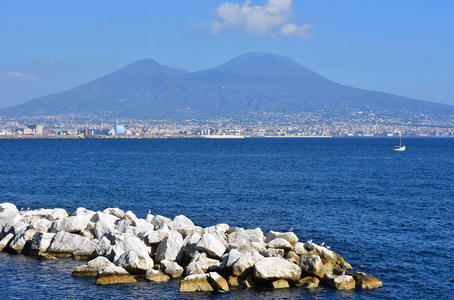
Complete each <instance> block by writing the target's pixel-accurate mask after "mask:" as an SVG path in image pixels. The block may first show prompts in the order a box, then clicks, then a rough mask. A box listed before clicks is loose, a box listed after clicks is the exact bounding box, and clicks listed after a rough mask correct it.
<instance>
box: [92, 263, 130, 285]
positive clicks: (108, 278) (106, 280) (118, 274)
mask: <svg viewBox="0 0 454 300" xmlns="http://www.w3.org/2000/svg"><path fill="white" fill-rule="evenodd" d="M135 282H137V280H136V279H135V278H134V277H133V276H132V275H131V274H129V273H128V271H126V270H125V269H124V268H122V267H118V266H107V267H104V268H102V269H101V270H99V272H98V277H97V278H96V284H100V285H105V284H117V283H135Z"/></svg>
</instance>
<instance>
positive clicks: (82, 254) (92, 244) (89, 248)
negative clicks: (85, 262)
mask: <svg viewBox="0 0 454 300" xmlns="http://www.w3.org/2000/svg"><path fill="white" fill-rule="evenodd" d="M98 243H99V240H98V239H93V240H90V241H89V242H88V243H86V244H85V245H82V246H80V247H79V248H78V249H77V250H76V251H74V252H73V255H74V257H76V258H83V259H86V258H89V257H90V256H91V254H92V253H93V251H95V250H96V247H97V246H98Z"/></svg>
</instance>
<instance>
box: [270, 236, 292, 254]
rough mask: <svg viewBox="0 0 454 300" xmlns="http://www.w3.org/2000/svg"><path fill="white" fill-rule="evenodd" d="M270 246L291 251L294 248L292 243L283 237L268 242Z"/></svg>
mask: <svg viewBox="0 0 454 300" xmlns="http://www.w3.org/2000/svg"><path fill="white" fill-rule="evenodd" d="M268 247H269V248H274V249H283V250H284V251H289V250H292V249H293V246H292V244H290V243H289V242H288V241H287V240H285V239H281V238H275V239H273V240H271V241H270V242H269V243H268Z"/></svg>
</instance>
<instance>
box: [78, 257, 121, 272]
mask: <svg viewBox="0 0 454 300" xmlns="http://www.w3.org/2000/svg"><path fill="white" fill-rule="evenodd" d="M109 266H110V267H113V266H114V264H113V263H111V262H110V261H109V260H108V259H107V258H105V257H103V256H99V257H97V258H95V259H92V260H90V261H89V262H88V263H87V264H86V265H83V266H79V267H77V268H75V269H74V271H73V272H72V274H71V275H72V276H74V277H96V276H97V275H98V272H99V270H101V269H102V268H104V267H109Z"/></svg>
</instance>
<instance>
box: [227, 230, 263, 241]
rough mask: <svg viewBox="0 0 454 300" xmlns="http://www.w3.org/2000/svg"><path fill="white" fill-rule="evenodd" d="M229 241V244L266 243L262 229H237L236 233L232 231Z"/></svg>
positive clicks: (228, 237)
mask: <svg viewBox="0 0 454 300" xmlns="http://www.w3.org/2000/svg"><path fill="white" fill-rule="evenodd" d="M227 241H228V243H234V242H237V243H241V244H249V243H252V242H264V241H265V236H264V235H263V231H262V230H261V229H260V228H255V229H247V230H244V229H242V228H235V231H232V232H231V233H230V234H228V235H227Z"/></svg>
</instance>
